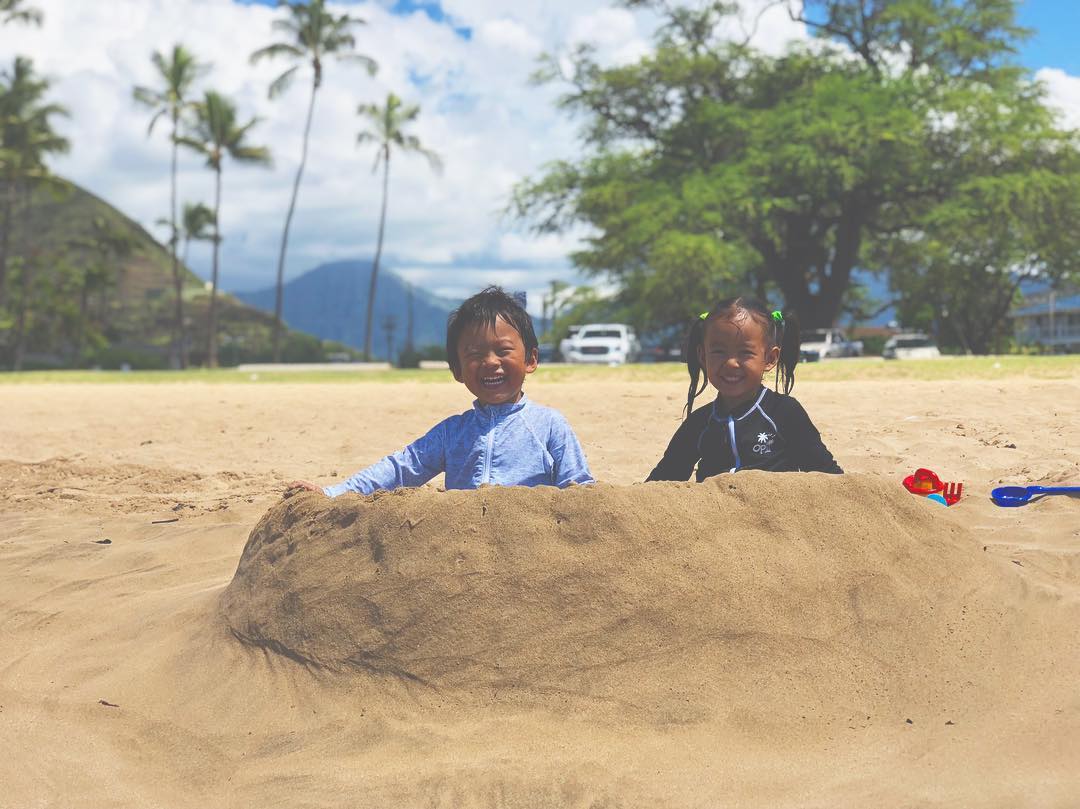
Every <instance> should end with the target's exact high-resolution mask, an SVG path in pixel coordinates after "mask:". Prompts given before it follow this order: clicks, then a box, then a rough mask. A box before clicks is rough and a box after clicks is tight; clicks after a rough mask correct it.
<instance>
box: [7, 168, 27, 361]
mask: <svg viewBox="0 0 1080 809" xmlns="http://www.w3.org/2000/svg"><path fill="white" fill-rule="evenodd" d="M23 193H24V194H25V197H26V200H25V205H26V207H25V209H24V211H23V237H24V240H25V238H26V234H28V233H29V232H30V209H31V200H30V191H29V190H26V189H24V191H23ZM20 274H21V275H22V279H21V281H22V283H21V284H20V285H19V286H20V287H21V290H20V295H19V311H18V314H17V315H16V318H15V350H14V356H13V358H12V363H11V369H12V370H13V371H21V370H22V366H23V357H24V355H25V354H26V315H27V312H28V311H29V309H30V277H31V275H32V271H31V256H30V255H29V251H28V250H26V249H25V247H24V249H23V261H22V267H21V273H20Z"/></svg>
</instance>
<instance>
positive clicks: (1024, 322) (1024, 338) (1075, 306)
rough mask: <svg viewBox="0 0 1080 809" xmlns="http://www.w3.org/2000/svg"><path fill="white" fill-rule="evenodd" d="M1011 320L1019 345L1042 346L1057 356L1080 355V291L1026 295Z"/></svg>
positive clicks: (1050, 291)
mask: <svg viewBox="0 0 1080 809" xmlns="http://www.w3.org/2000/svg"><path fill="white" fill-rule="evenodd" d="M1010 317H1011V318H1012V321H1013V333H1014V334H1015V336H1016V342H1017V343H1018V344H1019V345H1021V346H1042V347H1043V348H1045V349H1046V350H1048V351H1050V352H1053V353H1055V354H1072V353H1077V352H1080V290H1075V289H1073V290H1067V291H1065V292H1055V291H1053V290H1046V291H1044V292H1040V293H1037V294H1033V295H1027V296H1025V298H1024V305H1023V306H1021V307H1020V308H1019V309H1016V310H1015V311H1013V313H1012V314H1011V315H1010Z"/></svg>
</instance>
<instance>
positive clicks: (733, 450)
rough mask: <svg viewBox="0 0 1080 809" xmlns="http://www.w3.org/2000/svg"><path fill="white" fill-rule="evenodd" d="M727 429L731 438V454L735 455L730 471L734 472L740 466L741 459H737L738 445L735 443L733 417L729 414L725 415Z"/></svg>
mask: <svg viewBox="0 0 1080 809" xmlns="http://www.w3.org/2000/svg"><path fill="white" fill-rule="evenodd" d="M727 431H728V436H729V437H730V438H731V454H732V455H733V456H735V465H734V466H733V467H731V471H732V472H734V471H735V470H736V469H738V468H739V467H740V466H742V461H740V460H739V445H738V444H736V443H735V419H734V418H732V417H731V416H728V417H727Z"/></svg>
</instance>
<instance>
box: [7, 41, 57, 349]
mask: <svg viewBox="0 0 1080 809" xmlns="http://www.w3.org/2000/svg"><path fill="white" fill-rule="evenodd" d="M48 89H49V82H48V80H47V79H42V78H40V77H38V76H36V75H35V74H34V65H33V62H31V61H30V60H29V59H26V58H25V57H21V56H20V57H16V59H15V64H14V66H13V67H12V68H11V69H10V70H5V71H3V72H2V73H0V177H2V179H3V184H4V186H5V194H4V198H3V200H2V201H0V308H2V307H3V306H4V305H5V303H6V298H7V269H8V260H9V256H10V248H11V233H12V231H13V230H14V227H13V226H14V224H15V219H16V206H17V205H18V204H19V202H20V200H21V201H22V205H23V209H22V211H21V214H22V217H21V218H22V221H23V225H24V227H23V230H24V235H25V234H26V233H27V232H28V231H29V223H30V216H31V192H32V191H33V190H34V189H35V188H37V187H39V186H46V187H54V188H62V187H63V186H64V184H63V182H62V181H59V180H58V178H55V177H53V176H52V175H51V173H50V172H49V169H48V167H47V166H46V165H45V157H46V156H47V155H50V154H62V153H65V152H67V151H68V149H69V148H70V143H69V142H68V140H67V138H65V137H63V136H61V135H58V134H57V133H56V132H55V131H54V130H53V124H52V118H53V117H55V116H67V114H68V111H67V110H66V109H65V108H64V107H62V106H61V105H59V104H51V103H46V102H45V101H44V96H45V93H46V92H47V91H48ZM28 246H29V245H28ZM35 266H36V264H35V262H33V261H30V260H28V259H26V258H24V260H23V261H22V262H21V268H20V279H21V284H20V295H19V301H18V310H17V312H16V324H15V335H14V337H15V343H14V354H13V362H12V366H13V367H14V368H15V370H19V369H20V368H21V367H22V354H23V342H24V337H25V335H26V322H27V313H28V310H29V307H30V297H31V295H30V289H31V276H32V274H33V270H34V267H35Z"/></svg>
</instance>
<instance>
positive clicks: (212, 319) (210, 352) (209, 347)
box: [206, 166, 221, 368]
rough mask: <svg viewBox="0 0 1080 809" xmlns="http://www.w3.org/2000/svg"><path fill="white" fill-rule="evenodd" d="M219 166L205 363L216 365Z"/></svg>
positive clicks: (219, 248) (219, 235)
mask: <svg viewBox="0 0 1080 809" xmlns="http://www.w3.org/2000/svg"><path fill="white" fill-rule="evenodd" d="M220 216H221V166H218V167H217V170H216V171H215V173H214V262H213V275H212V277H211V280H210V308H209V310H208V312H207V316H206V365H207V367H208V368H217V367H218V356H217V349H218V344H217V287H218V253H219V252H220V250H221V224H220V223H221V220H220Z"/></svg>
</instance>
